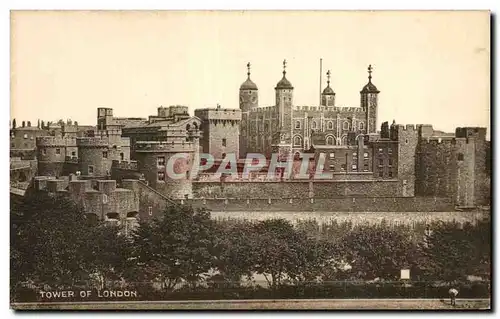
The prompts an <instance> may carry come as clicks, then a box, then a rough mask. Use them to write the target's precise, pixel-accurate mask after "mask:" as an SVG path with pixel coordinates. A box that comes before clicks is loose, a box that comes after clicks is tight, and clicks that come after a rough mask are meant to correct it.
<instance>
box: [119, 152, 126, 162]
mask: <svg viewBox="0 0 500 319" xmlns="http://www.w3.org/2000/svg"><path fill="white" fill-rule="evenodd" d="M124 158H125V154H123V153H120V161H123V159H124Z"/></svg>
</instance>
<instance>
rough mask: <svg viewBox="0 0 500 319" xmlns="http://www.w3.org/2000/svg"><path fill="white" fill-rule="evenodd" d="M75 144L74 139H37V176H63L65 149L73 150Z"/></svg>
mask: <svg viewBox="0 0 500 319" xmlns="http://www.w3.org/2000/svg"><path fill="white" fill-rule="evenodd" d="M75 143H76V141H75V138H63V137H59V136H57V137H56V136H41V137H37V138H36V149H37V151H36V158H37V162H38V163H37V164H38V172H37V175H38V176H56V177H58V176H62V175H64V163H65V162H66V152H67V148H71V149H74V148H75ZM69 155H71V154H69Z"/></svg>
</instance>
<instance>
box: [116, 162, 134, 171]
mask: <svg viewBox="0 0 500 319" xmlns="http://www.w3.org/2000/svg"><path fill="white" fill-rule="evenodd" d="M111 167H113V168H118V169H126V170H132V171H136V170H137V169H138V168H137V161H130V162H127V161H119V160H113V161H112V163H111Z"/></svg>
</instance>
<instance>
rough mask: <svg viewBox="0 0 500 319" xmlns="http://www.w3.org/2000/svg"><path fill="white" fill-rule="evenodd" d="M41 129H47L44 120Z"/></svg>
mask: <svg viewBox="0 0 500 319" xmlns="http://www.w3.org/2000/svg"><path fill="white" fill-rule="evenodd" d="M41 128H42V129H45V122H44V121H43V120H42V124H41Z"/></svg>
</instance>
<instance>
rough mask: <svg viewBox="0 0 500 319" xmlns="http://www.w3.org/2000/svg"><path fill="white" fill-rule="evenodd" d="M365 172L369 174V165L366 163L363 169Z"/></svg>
mask: <svg viewBox="0 0 500 319" xmlns="http://www.w3.org/2000/svg"><path fill="white" fill-rule="evenodd" d="M363 171H365V172H368V164H367V163H365V165H364V167H363Z"/></svg>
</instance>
